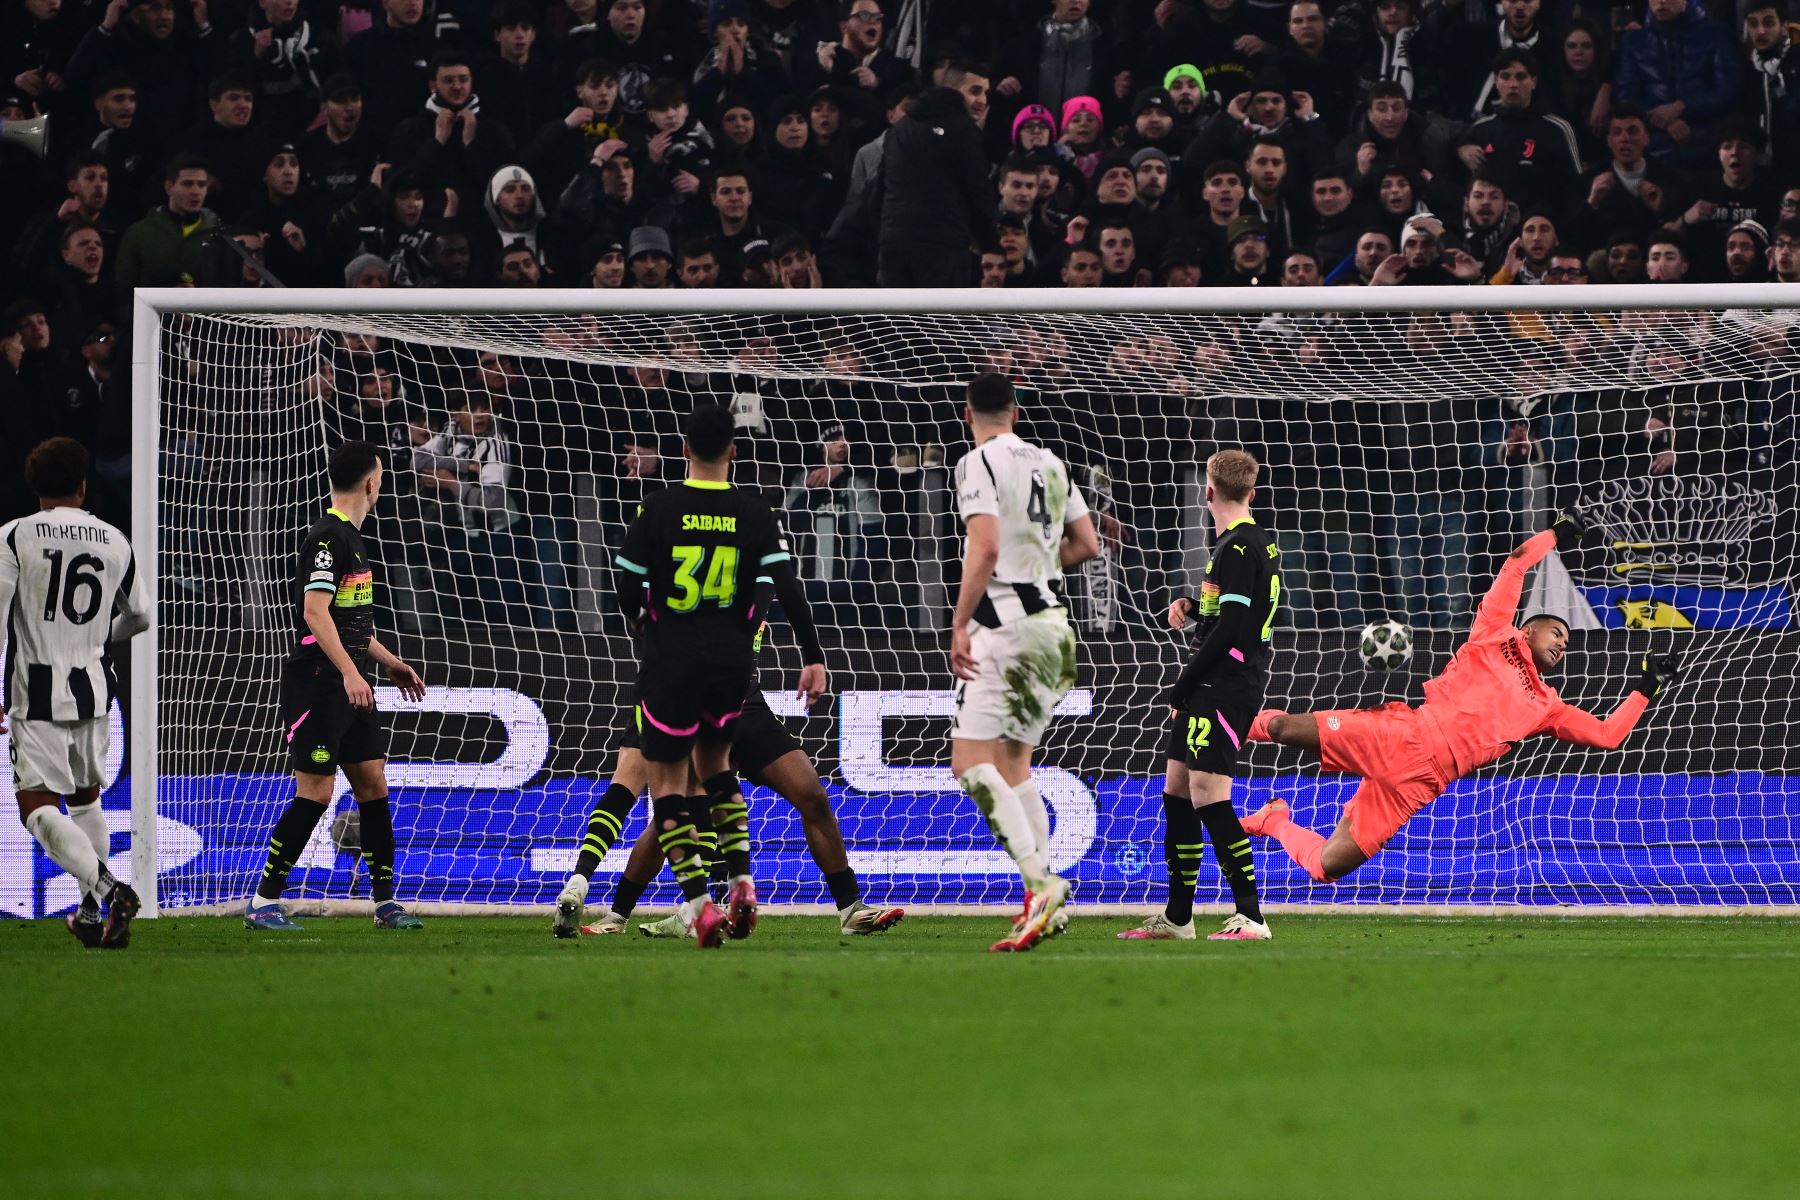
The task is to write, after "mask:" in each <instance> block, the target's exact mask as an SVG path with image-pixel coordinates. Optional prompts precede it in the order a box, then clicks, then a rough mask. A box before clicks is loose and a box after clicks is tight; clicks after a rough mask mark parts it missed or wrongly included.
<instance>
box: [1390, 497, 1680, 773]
mask: <svg viewBox="0 0 1800 1200" xmlns="http://www.w3.org/2000/svg"><path fill="white" fill-rule="evenodd" d="M1555 545H1556V535H1555V534H1554V533H1552V532H1550V531H1549V530H1545V531H1544V532H1543V533H1540V534H1538V535H1537V536H1536V537H1534V538H1532V539H1531V540H1530V541H1528V542H1526V543H1525V544H1524V545H1523V546H1521V547H1519V549H1517V550H1515V551H1513V554H1512V557H1510V558H1508V559H1507V560H1506V565H1505V566H1504V567H1502V568H1500V576H1499V578H1497V579H1496V580H1494V586H1493V587H1491V588H1489V589H1488V594H1487V595H1486V596H1485V597H1483V599H1482V601H1481V607H1480V608H1478V609H1477V610H1476V612H1475V625H1474V628H1472V629H1470V630H1469V640H1468V641H1467V642H1464V643H1463V646H1462V648H1461V649H1460V650H1458V651H1457V652H1456V657H1455V658H1453V659H1451V660H1450V665H1449V666H1447V667H1445V668H1444V672H1443V674H1441V675H1439V676H1438V677H1437V678H1436V679H1433V680H1431V681H1429V682H1428V683H1426V685H1425V703H1424V704H1422V705H1420V706H1419V710H1418V712H1419V716H1420V717H1421V718H1422V720H1421V722H1420V724H1421V726H1422V728H1421V730H1420V732H1421V734H1422V735H1423V737H1424V741H1425V750H1426V752H1427V753H1428V754H1429V755H1430V756H1431V760H1432V762H1433V763H1434V764H1435V765H1436V766H1437V768H1438V770H1439V771H1441V772H1443V775H1444V779H1445V780H1446V781H1448V780H1451V779H1457V778H1460V777H1461V776H1463V775H1467V774H1468V773H1469V772H1471V771H1474V770H1476V769H1478V768H1480V767H1484V766H1486V765H1487V764H1488V763H1491V762H1493V761H1494V760H1495V759H1497V758H1499V757H1500V756H1501V755H1503V754H1505V753H1506V752H1507V751H1508V750H1511V749H1512V748H1513V746H1514V744H1515V743H1518V742H1520V741H1523V740H1524V739H1526V738H1528V737H1532V736H1535V735H1537V734H1540V733H1548V734H1550V735H1551V736H1552V737H1556V738H1560V739H1561V740H1563V741H1565V742H1574V743H1576V744H1577V745H1582V746H1600V747H1603V748H1605V749H1608V750H1610V749H1613V748H1614V747H1616V746H1618V745H1619V743H1621V742H1623V741H1624V740H1625V737H1626V735H1627V734H1629V733H1630V732H1631V730H1632V727H1633V726H1635V725H1636V724H1637V720H1638V718H1639V717H1640V716H1642V715H1643V712H1644V707H1645V705H1647V704H1648V703H1649V702H1650V701H1649V699H1648V697H1646V696H1644V694H1643V693H1641V692H1632V693H1631V694H1630V695H1629V696H1627V697H1626V698H1625V699H1624V700H1623V701H1622V702H1621V703H1620V704H1619V707H1618V708H1616V709H1614V710H1613V712H1612V715H1611V716H1609V717H1606V718H1605V719H1604V720H1603V719H1601V718H1599V717H1596V716H1594V715H1593V714H1592V713H1589V712H1584V711H1583V710H1581V709H1579V708H1576V707H1575V706H1574V705H1572V704H1565V703H1563V700H1562V698H1561V697H1560V696H1558V695H1557V694H1556V689H1555V688H1553V687H1551V686H1550V685H1549V684H1547V683H1545V682H1544V679H1543V677H1542V676H1541V675H1539V674H1538V670H1537V664H1536V663H1534V662H1533V661H1532V658H1531V646H1530V645H1529V644H1528V643H1527V642H1526V640H1525V634H1524V633H1523V632H1522V631H1521V630H1519V629H1516V628H1514V627H1513V619H1514V617H1515V616H1516V615H1517V612H1518V608H1519V596H1520V593H1521V592H1522V591H1523V590H1524V587H1525V573H1526V572H1527V571H1529V570H1530V569H1531V568H1532V567H1533V566H1535V565H1536V564H1537V563H1538V562H1539V560H1541V559H1542V558H1543V557H1544V556H1545V555H1546V554H1548V553H1550V551H1551V549H1552V548H1553V547H1555Z"/></svg>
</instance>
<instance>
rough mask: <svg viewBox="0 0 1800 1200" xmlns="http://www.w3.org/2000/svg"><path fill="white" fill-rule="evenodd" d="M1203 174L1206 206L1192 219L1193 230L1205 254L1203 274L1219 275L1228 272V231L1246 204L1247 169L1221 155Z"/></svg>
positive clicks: (1207, 275)
mask: <svg viewBox="0 0 1800 1200" xmlns="http://www.w3.org/2000/svg"><path fill="white" fill-rule="evenodd" d="M1203 178H1204V181H1205V182H1204V183H1203V184H1202V186H1201V189H1200V202H1201V204H1202V205H1204V208H1203V209H1202V210H1201V212H1200V213H1199V214H1198V215H1197V216H1196V217H1195V218H1194V220H1193V227H1192V233H1193V237H1194V242H1195V244H1196V245H1198V246H1199V247H1200V251H1201V253H1202V254H1204V255H1206V264H1205V267H1204V269H1203V274H1204V275H1205V277H1206V278H1208V279H1216V278H1218V277H1219V276H1221V275H1223V274H1224V273H1225V267H1226V263H1227V260H1228V259H1229V257H1230V255H1229V240H1230V239H1229V238H1228V237H1227V231H1228V230H1229V229H1230V228H1231V223H1232V222H1233V221H1235V220H1237V219H1238V215H1239V213H1240V212H1241V211H1242V209H1243V207H1244V191H1245V189H1244V172H1243V169H1242V168H1241V167H1239V166H1238V165H1237V164H1236V163H1234V162H1227V161H1225V160H1223V159H1221V160H1219V161H1218V162H1215V163H1212V164H1211V165H1209V166H1208V167H1207V168H1206V170H1205V171H1204V172H1203Z"/></svg>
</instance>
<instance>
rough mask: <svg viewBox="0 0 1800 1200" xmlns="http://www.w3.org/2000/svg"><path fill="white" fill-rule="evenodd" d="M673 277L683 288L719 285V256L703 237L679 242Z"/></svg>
mask: <svg viewBox="0 0 1800 1200" xmlns="http://www.w3.org/2000/svg"><path fill="white" fill-rule="evenodd" d="M675 278H676V280H677V281H678V282H679V283H680V285H681V286H682V287H684V288H714V287H718V286H719V256H718V255H717V254H715V253H713V248H712V243H711V242H709V241H707V240H706V239H705V238H693V239H691V240H689V241H686V242H683V243H682V244H681V253H680V255H679V256H677V258H676V260H675Z"/></svg>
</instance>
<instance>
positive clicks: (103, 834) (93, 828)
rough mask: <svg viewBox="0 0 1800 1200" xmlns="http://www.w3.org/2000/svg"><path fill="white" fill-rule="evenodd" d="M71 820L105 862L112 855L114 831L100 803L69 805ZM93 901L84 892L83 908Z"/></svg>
mask: <svg viewBox="0 0 1800 1200" xmlns="http://www.w3.org/2000/svg"><path fill="white" fill-rule="evenodd" d="M69 820H71V821H73V822H75V826H76V828H78V829H80V830H81V832H83V833H85V834H86V835H87V840H88V841H89V842H91V843H93V846H94V853H95V855H96V856H98V857H99V859H100V861H101V862H105V861H106V860H107V858H108V857H109V856H110V855H111V854H112V831H111V830H110V829H108V828H107V827H106V813H105V811H104V810H102V809H101V807H100V802H99V801H98V800H96V801H94V802H93V803H92V804H71V805H69ZM92 899H93V897H92V896H90V895H89V894H88V893H86V892H83V893H82V896H81V903H82V905H83V907H86V906H88V904H89V902H90V901H92Z"/></svg>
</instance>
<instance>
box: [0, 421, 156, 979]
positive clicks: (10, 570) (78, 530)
mask: <svg viewBox="0 0 1800 1200" xmlns="http://www.w3.org/2000/svg"><path fill="white" fill-rule="evenodd" d="M87 473H88V455H87V451H86V450H84V449H83V448H82V446H81V443H80V442H77V441H75V440H74V439H73V438H66V437H57V438H51V439H50V440H49V441H46V442H44V443H42V444H41V445H39V446H38V447H37V448H36V449H34V450H32V452H31V454H30V455H29V457H27V458H26V460H25V482H26V483H27V484H29V485H30V487H31V490H32V491H33V492H35V493H36V494H37V497H38V504H39V506H40V508H39V511H38V512H37V513H36V515H34V516H27V517H20V518H19V519H18V520H16V521H12V522H10V523H8V524H7V525H5V526H3V527H0V613H5V614H6V624H5V631H4V632H5V637H4V641H5V646H6V690H5V693H4V696H5V705H6V708H5V710H4V711H0V731H4V730H5V723H4V717H5V715H6V712H10V713H11V715H12V729H11V738H12V742H11V745H12V765H13V788H14V789H15V791H16V792H17V793H18V798H19V817H20V819H21V820H23V821H24V822H25V828H27V829H29V830H30V831H31V836H32V837H34V838H36V839H37V841H38V845H40V846H42V847H43V848H44V852H45V853H46V854H48V855H49V856H50V857H51V858H52V859H53V860H54V861H55V862H56V864H57V865H58V866H59V867H61V868H62V869H63V870H65V871H67V872H68V873H69V874H70V875H73V876H74V877H75V878H76V879H77V880H79V881H80V882H81V906H80V908H78V909H77V910H76V911H75V912H74V913H72V914H70V916H69V917H68V925H69V932H70V933H72V934H74V935H75V937H76V939H77V940H78V941H80V942H81V944H82V945H84V946H87V947H89V948H92V947H95V946H104V947H107V948H108V949H114V950H117V949H123V948H124V946H125V945H126V943H128V942H129V941H130V940H131V918H132V917H134V916H136V915H137V911H138V897H137V893H136V892H133V891H132V890H131V888H130V887H129V886H128V885H126V884H124V883H121V882H119V881H118V880H117V879H114V878H113V876H112V872H110V871H108V870H107V869H106V858H107V853H108V850H109V848H110V847H109V843H110V840H111V839H110V836H109V834H108V832H107V828H106V815H105V814H104V813H103V812H101V810H100V774H101V771H102V770H103V769H104V768H105V766H106V748H107V746H106V743H107V730H106V708H107V704H108V702H109V701H110V700H111V699H112V693H113V688H112V671H111V664H110V663H109V661H108V659H107V655H106V646H107V643H108V642H117V641H123V640H125V639H126V638H129V637H131V636H133V635H134V634H137V633H141V632H142V631H144V630H145V629H148V628H149V627H150V596H149V592H148V590H147V589H146V588H145V586H144V581H143V580H142V579H141V578H139V576H138V573H137V561H136V559H135V558H134V557H133V556H132V553H131V545H130V543H128V542H127V541H126V540H125V535H124V534H122V533H120V532H119V531H118V530H117V529H114V528H113V527H112V526H111V525H108V524H107V523H106V522H105V521H102V520H101V519H100V518H99V517H96V516H94V515H93V514H91V513H87V512H84V511H82V507H81V506H82V504H83V503H84V502H85V501H86V500H87ZM65 796H66V797H68V800H69V811H68V812H67V813H66V814H65V813H64V812H63V811H62V807H61V804H62V798H63V797H65ZM102 904H105V905H106V921H105V924H104V925H103V924H102V923H101V919H100V906H101V905H102Z"/></svg>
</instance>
